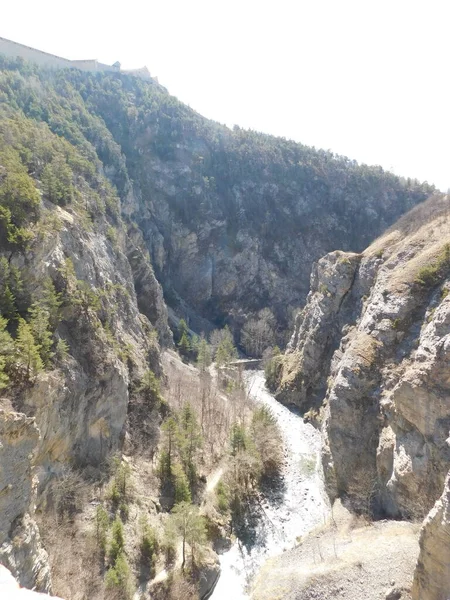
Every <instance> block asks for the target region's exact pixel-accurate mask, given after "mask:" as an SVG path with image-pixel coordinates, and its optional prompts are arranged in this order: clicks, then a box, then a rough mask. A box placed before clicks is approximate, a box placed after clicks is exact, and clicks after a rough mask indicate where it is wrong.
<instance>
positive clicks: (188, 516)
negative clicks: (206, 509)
mask: <svg viewBox="0 0 450 600" xmlns="http://www.w3.org/2000/svg"><path fill="white" fill-rule="evenodd" d="M171 520H172V526H173V527H174V528H175V530H176V531H177V533H178V535H180V536H181V539H182V552H183V561H182V563H181V568H182V569H183V570H184V566H185V564H186V544H188V545H189V546H190V548H191V564H192V567H194V566H195V551H196V549H197V548H198V546H199V545H201V544H203V543H205V541H206V527H205V519H204V518H203V517H202V516H201V515H200V511H199V508H198V506H194V505H193V504H189V503H188V502H180V503H179V504H176V505H175V506H174V508H173V509H172V519H171Z"/></svg>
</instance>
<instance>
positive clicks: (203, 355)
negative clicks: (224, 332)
mask: <svg viewBox="0 0 450 600" xmlns="http://www.w3.org/2000/svg"><path fill="white" fill-rule="evenodd" d="M210 364H211V346H210V345H209V344H208V342H207V341H206V339H205V338H204V337H201V338H200V341H199V344H198V354H197V366H198V368H199V370H200V371H201V372H202V373H203V372H204V371H206V370H207V369H208V367H209V366H210Z"/></svg>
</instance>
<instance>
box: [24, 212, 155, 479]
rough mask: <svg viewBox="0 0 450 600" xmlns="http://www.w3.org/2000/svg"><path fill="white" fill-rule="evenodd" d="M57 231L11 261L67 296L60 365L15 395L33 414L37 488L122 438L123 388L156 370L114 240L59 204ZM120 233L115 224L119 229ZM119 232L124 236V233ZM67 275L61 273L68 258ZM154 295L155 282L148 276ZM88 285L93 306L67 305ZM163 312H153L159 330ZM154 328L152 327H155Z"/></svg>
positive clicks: (97, 458)
mask: <svg viewBox="0 0 450 600" xmlns="http://www.w3.org/2000/svg"><path fill="white" fill-rule="evenodd" d="M58 216H59V218H60V219H61V223H62V226H61V229H60V231H59V232H57V233H56V234H55V235H52V236H51V237H50V236H48V237H47V238H46V239H45V240H40V243H39V245H37V244H36V245H34V246H33V247H32V249H31V251H30V252H29V253H28V254H26V255H24V256H21V255H15V256H14V257H13V259H12V264H15V265H16V266H17V267H19V268H20V269H21V270H22V272H27V273H33V280H34V281H36V282H38V281H39V280H40V279H43V278H45V277H50V278H52V279H53V280H54V282H55V285H56V288H57V289H64V288H67V286H68V287H69V292H68V298H69V302H68V303H67V302H66V304H65V305H64V308H63V315H62V316H63V319H62V320H61V323H60V324H59V326H58V329H57V332H56V335H57V336H58V337H59V338H61V339H63V340H65V342H66V343H67V345H68V356H67V357H66V359H65V360H64V361H63V362H61V363H60V365H59V368H58V369H55V370H53V371H49V372H45V373H44V374H42V375H40V376H39V378H38V379H37V380H36V382H35V384H34V385H33V386H31V387H27V388H25V389H24V390H23V391H22V393H21V394H20V395H19V396H18V397H17V398H16V399H15V402H14V404H15V406H16V408H18V409H19V410H21V411H23V412H25V413H26V414H28V415H31V416H34V417H35V418H36V423H37V425H38V427H39V430H40V433H41V439H40V442H39V457H40V460H39V463H40V464H39V477H40V483H41V486H42V485H43V483H44V482H45V481H46V480H48V479H49V478H50V477H51V476H52V475H54V474H58V473H59V472H61V470H64V469H65V468H66V467H67V466H68V465H69V464H70V465H71V466H86V465H93V466H98V465H100V464H101V463H102V462H103V461H105V459H107V458H108V457H109V456H111V454H113V453H114V452H116V451H117V450H118V449H119V448H120V446H121V443H122V441H123V438H124V435H125V426H126V422H127V415H128V407H129V401H130V392H129V389H130V387H131V386H132V383H133V381H139V379H140V377H141V376H142V375H143V373H144V372H145V370H146V369H148V368H149V367H150V368H152V370H153V371H154V372H155V373H156V374H157V375H160V374H161V372H162V371H161V365H160V362H159V348H158V344H157V335H152V330H153V327H152V325H151V324H150V322H149V321H148V320H147V319H146V318H145V317H144V316H143V315H142V314H141V313H140V312H139V309H138V305H137V299H136V293H135V289H134V283H133V276H132V270H131V267H130V264H129V262H128V260H127V258H126V256H125V254H124V252H122V250H121V247H120V244H121V241H120V238H119V240H118V241H117V242H116V243H117V244H118V245H117V246H116V247H113V245H112V244H111V242H109V241H108V239H107V238H106V236H105V235H102V234H101V232H99V231H97V232H95V233H94V232H90V231H88V230H86V229H85V228H84V227H83V225H82V223H80V221H79V220H78V219H76V218H74V217H73V216H72V215H71V214H70V213H69V212H66V211H65V210H62V209H58ZM119 233H120V229H119ZM123 235H124V234H123ZM68 260H70V261H71V264H72V265H73V274H70V273H69V274H67V269H66V265H67V261H68ZM152 283H153V285H154V289H153V292H154V296H155V297H159V298H160V300H159V306H161V305H162V302H163V301H162V295H161V291H160V288H159V286H158V284H157V282H156V280H155V279H154V278H153V280H152V279H149V283H148V285H149V286H151V285H152ZM85 284H86V285H88V286H89V288H88V289H89V290H90V293H91V294H93V296H92V297H93V298H94V296H95V298H94V300H93V302H94V301H95V302H96V306H97V308H96V310H95V311H94V309H92V308H89V307H85V308H84V309H83V307H80V306H79V304H71V303H70V298H71V297H72V296H74V295H75V293H76V291H75V290H76V287H77V286H80V285H85ZM166 315H167V313H165V312H164V310H163V309H162V308H161V312H160V313H158V312H157V311H156V312H155V313H154V316H155V319H156V321H157V323H158V325H159V326H160V328H161V332H162V334H164V335H165V334H166V332H167V320H166ZM155 333H156V332H155Z"/></svg>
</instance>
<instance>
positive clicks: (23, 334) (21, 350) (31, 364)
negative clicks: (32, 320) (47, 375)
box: [15, 319, 44, 380]
mask: <svg viewBox="0 0 450 600" xmlns="http://www.w3.org/2000/svg"><path fill="white" fill-rule="evenodd" d="M40 349H41V347H40V346H39V345H38V344H36V342H35V339H34V337H33V332H32V330H31V327H30V325H29V324H28V323H27V322H26V321H25V320H24V319H19V327H18V329H17V338H16V340H15V355H16V358H17V361H18V363H19V365H20V366H22V367H23V368H24V369H25V377H26V379H27V380H29V379H31V377H34V376H35V375H37V374H38V373H39V372H40V371H42V369H43V368H44V365H43V363H42V359H41V356H40V354H39V352H40Z"/></svg>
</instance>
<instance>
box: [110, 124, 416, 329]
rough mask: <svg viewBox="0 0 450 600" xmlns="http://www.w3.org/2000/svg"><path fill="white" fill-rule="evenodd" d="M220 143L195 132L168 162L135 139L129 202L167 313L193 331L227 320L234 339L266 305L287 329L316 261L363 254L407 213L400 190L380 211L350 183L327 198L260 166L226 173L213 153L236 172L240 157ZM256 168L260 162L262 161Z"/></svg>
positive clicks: (387, 193)
mask: <svg viewBox="0 0 450 600" xmlns="http://www.w3.org/2000/svg"><path fill="white" fill-rule="evenodd" d="M151 133H152V132H151V131H148V132H147V135H149V136H151ZM220 136H221V137H222V138H223V141H222V145H223V147H224V149H225V150H223V149H220V150H219V148H214V145H213V146H211V143H209V141H208V140H207V139H204V138H202V137H201V136H199V135H198V134H197V135H195V134H194V133H192V136H191V137H187V136H185V137H183V139H182V141H181V142H180V143H179V144H178V147H177V150H176V152H175V155H174V159H172V160H170V161H167V159H165V157H163V158H161V157H159V156H158V154H157V153H155V152H154V149H153V148H152V146H150V145H145V144H143V143H142V142H143V140H142V136H139V135H138V137H137V138H136V149H135V150H134V152H135V154H136V158H135V161H133V166H134V168H136V169H137V170H136V172H133V181H134V189H135V192H134V194H133V195H130V196H129V197H128V199H127V203H126V204H125V210H126V211H127V214H129V215H130V216H131V217H132V219H133V220H134V221H135V222H136V223H137V224H138V225H139V227H140V229H141V231H142V234H143V237H144V240H145V242H146V244H147V247H148V250H149V252H150V255H151V258H152V263H153V265H154V268H155V272H156V274H157V277H158V279H159V281H160V282H161V283H162V285H163V287H164V290H165V293H166V298H167V300H168V303H169V305H171V306H172V307H173V308H174V309H175V310H177V311H178V312H179V313H181V314H184V315H185V316H187V317H188V319H189V321H190V323H191V326H192V327H193V328H194V329H197V330H201V328H203V327H204V324H203V323H202V319H207V320H210V321H213V322H214V321H216V322H217V321H219V322H220V321H223V320H225V319H226V320H227V321H228V322H230V323H231V324H234V325H235V331H236V333H237V332H238V330H239V326H240V325H241V324H242V323H243V322H244V321H245V318H246V316H248V315H249V314H255V313H256V312H257V311H258V310H260V309H261V308H264V307H270V308H271V310H273V312H274V313H275V315H276V317H277V319H278V321H279V323H280V324H281V325H282V326H285V325H286V321H287V318H288V316H289V311H290V309H292V308H297V307H298V306H299V305H300V304H301V303H303V302H304V299H305V298H306V295H307V293H308V277H309V272H310V269H311V265H312V263H313V262H314V261H315V260H317V259H318V258H319V257H320V256H322V255H323V254H324V253H325V252H328V251H330V250H334V249H335V248H342V249H345V250H355V251H360V250H362V249H363V248H364V247H365V245H366V244H367V243H368V242H369V241H370V240H372V239H373V238H374V237H376V236H377V235H378V234H380V233H381V232H382V231H383V229H384V228H385V227H387V226H388V225H389V224H390V223H392V222H393V221H394V220H395V219H396V218H397V217H398V216H399V215H400V212H398V211H399V209H400V210H405V209H406V210H407V206H405V204H403V202H404V200H405V198H402V199H400V196H398V197H397V200H394V196H396V192H394V191H393V190H392V189H388V188H387V187H386V188H383V184H381V187H380V189H379V190H378V193H379V197H381V196H384V197H385V199H386V202H384V203H382V204H378V202H377V200H376V199H375V198H376V197H378V193H375V194H373V190H369V189H367V190H365V192H363V195H365V194H367V196H368V197H370V199H369V198H366V200H365V201H364V202H366V201H367V204H366V205H365V206H364V208H363V207H362V205H360V204H359V202H360V201H361V197H358V198H357V197H356V196H353V190H350V189H349V188H347V190H346V191H345V188H346V184H345V183H344V181H339V182H337V183H336V186H334V187H333V188H330V189H328V190H327V192H326V193H325V196H323V195H322V193H323V190H322V193H318V190H315V189H314V190H313V189H312V188H311V189H307V188H306V187H304V186H303V185H302V184H301V183H300V182H299V181H295V176H294V179H292V177H293V173H292V172H288V171H286V172H284V168H285V167H284V166H282V167H280V169H281V170H282V172H283V179H282V180H279V179H278V177H277V176H276V175H275V174H273V175H272V177H271V174H269V173H268V169H264V168H263V167H262V165H261V169H259V167H257V169H256V171H255V172H254V173H251V168H250V167H249V168H248V170H247V172H246V173H245V174H243V172H240V174H239V175H237V174H235V173H233V169H231V168H230V172H229V173H223V172H222V165H218V166H216V162H217V160H218V156H216V153H219V152H220V153H221V158H222V159H223V160H225V161H229V162H230V163H231V164H232V163H233V162H234V161H235V160H236V157H235V154H237V151H236V148H235V144H236V141H235V140H234V139H233V138H232V137H230V134H229V133H227V132H225V131H221V132H220ZM117 139H118V141H119V142H120V139H119V138H117ZM251 152H252V151H250V153H251ZM199 157H201V160H202V161H203V162H204V167H203V168H202V169H200V171H202V172H201V173H200V172H199V167H198V161H199ZM297 158H298V157H297ZM249 160H250V161H252V158H250V159H249ZM253 160H254V161H255V162H257V161H258V158H257V155H256V153H255V156H254V159H253ZM293 160H294V159H293ZM226 170H227V169H226ZM242 171H243V170H242ZM350 179H351V178H350ZM210 180H211V181H214V182H215V183H214V186H213V185H212V184H210V183H207V182H208V181H210ZM348 181H350V180H348ZM205 182H206V183H205ZM349 185H350V186H351V185H352V183H350V184H349ZM376 185H377V186H378V184H376ZM313 187H314V186H313ZM382 188H383V189H382ZM372 194H373V195H372ZM343 195H345V196H346V201H345V204H346V209H345V210H346V211H351V210H353V211H355V212H356V213H358V217H356V219H357V220H358V221H360V223H359V226H356V227H355V226H354V223H351V222H350V220H349V214H347V213H346V214H345V215H343V214H341V209H342V203H341V202H342V196H343ZM412 196H414V195H412ZM412 196H411V197H410V198H409V199H408V200H407V201H406V202H407V203H408V204H409V206H408V207H411V206H412V203H410V202H414V200H413V199H412ZM324 197H327V198H328V200H327V202H326V205H324ZM422 199H423V197H422ZM328 201H329V202H328ZM402 204H403V209H401V206H402ZM350 206H352V207H353V208H350ZM363 213H364V217H362V214H363ZM375 214H378V215H379V216H378V217H377V218H375ZM325 215H326V216H325Z"/></svg>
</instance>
